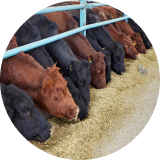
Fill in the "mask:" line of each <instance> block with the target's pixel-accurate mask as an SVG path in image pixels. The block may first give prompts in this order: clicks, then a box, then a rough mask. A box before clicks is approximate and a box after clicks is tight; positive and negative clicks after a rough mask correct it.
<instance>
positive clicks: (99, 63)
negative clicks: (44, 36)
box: [45, 11, 106, 89]
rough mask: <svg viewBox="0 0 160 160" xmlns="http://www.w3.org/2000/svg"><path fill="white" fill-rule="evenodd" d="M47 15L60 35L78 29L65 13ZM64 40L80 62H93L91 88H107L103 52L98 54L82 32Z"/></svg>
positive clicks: (72, 19)
mask: <svg viewBox="0 0 160 160" xmlns="http://www.w3.org/2000/svg"><path fill="white" fill-rule="evenodd" d="M45 15H46V17H47V18H48V19H49V20H51V21H53V22H55V23H57V24H58V33H63V32H66V31H69V30H72V29H75V28H78V23H77V22H76V21H75V20H74V18H73V17H72V16H71V15H70V14H68V13H67V12H65V11H62V12H52V13H45ZM64 40H65V41H66V42H67V44H68V45H69V47H70V48H71V50H72V52H73V53H74V55H75V56H76V57H77V58H78V59H79V60H83V59H86V60H88V61H91V62H92V65H91V67H90V72H91V86H93V87H94V88H96V89H102V88H105V87H106V79H105V67H106V66H105V62H104V56H105V55H104V54H102V53H101V52H98V53H97V52H96V51H95V50H94V49H93V48H92V46H91V45H90V43H89V42H88V40H87V39H86V37H85V36H84V35H83V34H82V33H81V32H79V33H77V34H74V35H71V36H68V37H65V38H64ZM82 48H83V49H82Z"/></svg>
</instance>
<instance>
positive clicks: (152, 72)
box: [31, 48, 160, 160]
mask: <svg viewBox="0 0 160 160" xmlns="http://www.w3.org/2000/svg"><path fill="white" fill-rule="evenodd" d="M138 64H141V65H142V66H143V67H144V68H145V69H146V70H147V74H146V75H142V74H140V73H139V72H138V71H137V65H138ZM125 66H126V72H125V73H124V74H123V75H121V76H118V75H116V74H115V73H114V72H112V76H111V78H112V80H111V82H109V83H108V84H107V87H106V88H105V89H100V90H96V89H94V88H92V87H91V88H90V96H91V103H90V106H89V109H90V112H89V116H88V118H87V119H85V120H84V121H79V122H76V123H75V122H67V121H65V120H63V119H59V118H51V119H49V122H50V123H51V124H52V125H53V126H54V133H53V135H52V137H51V138H50V139H49V140H48V141H47V142H44V143H39V142H33V141H32V142H31V143H32V144H33V145H35V146H36V147H38V148H40V149H42V150H43V151H45V152H47V153H49V154H52V155H55V156H58V157H61V158H67V159H74V160H84V159H92V158H98V157H101V156H106V155H108V154H110V153H113V152H115V151H117V150H119V149H120V148H122V147H124V146H125V145H126V144H128V143H129V142H131V141H132V140H133V139H134V138H135V137H136V136H137V135H138V134H139V133H140V132H141V130H142V129H143V128H144V127H145V125H146V124H147V122H148V120H149V119H150V117H151V115H152V113H153V111H154V108H155V105H156V102H157V98H158V93H159V82H160V79H159V67H158V61H157V58H156V54H155V52H154V49H153V48H152V49H149V50H147V53H146V54H141V57H140V58H139V59H138V60H135V61H134V60H127V59H125Z"/></svg>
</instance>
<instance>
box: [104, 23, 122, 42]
mask: <svg viewBox="0 0 160 160" xmlns="http://www.w3.org/2000/svg"><path fill="white" fill-rule="evenodd" d="M105 28H106V29H107V31H108V32H109V33H110V35H111V36H112V38H113V39H114V41H119V36H120V33H119V32H118V31H117V30H116V29H115V28H114V27H113V25H112V24H108V25H105Z"/></svg>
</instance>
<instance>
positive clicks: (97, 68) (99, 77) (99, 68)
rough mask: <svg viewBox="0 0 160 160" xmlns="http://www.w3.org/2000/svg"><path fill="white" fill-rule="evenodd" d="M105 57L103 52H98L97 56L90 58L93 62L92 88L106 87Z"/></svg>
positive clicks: (91, 71) (91, 68)
mask: <svg viewBox="0 0 160 160" xmlns="http://www.w3.org/2000/svg"><path fill="white" fill-rule="evenodd" d="M104 57H105V55H104V54H103V53H102V52H97V56H96V57H93V55H89V56H88V61H89V62H92V65H91V67H90V73H91V86H93V87H94V88H96V89H102V88H105V87H106V78H105V69H106V64H105V62H104Z"/></svg>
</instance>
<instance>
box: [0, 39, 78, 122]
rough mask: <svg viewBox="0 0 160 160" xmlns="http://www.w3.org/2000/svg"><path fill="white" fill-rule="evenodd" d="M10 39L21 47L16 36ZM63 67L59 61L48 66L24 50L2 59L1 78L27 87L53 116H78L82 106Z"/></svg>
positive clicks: (0, 79) (36, 104) (27, 90)
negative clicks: (71, 91) (63, 71)
mask: <svg viewBox="0 0 160 160" xmlns="http://www.w3.org/2000/svg"><path fill="white" fill-rule="evenodd" d="M10 43H15V46H16V47H18V45H17V42H16V39H15V37H14V38H12V40H11V41H10ZM7 48H8V47H7ZM59 69H60V68H58V67H56V64H54V65H53V66H52V67H48V68H47V69H44V68H43V67H42V66H41V65H40V64H39V63H38V62H37V61H35V60H34V58H33V57H32V56H30V55H28V54H24V53H23V52H22V51H21V52H20V53H18V54H17V55H15V56H12V57H9V58H6V59H4V60H3V61H2V66H1V75H0V82H1V83H3V84H5V85H8V84H11V83H13V84H15V85H16V86H17V87H18V88H20V89H22V90H24V91H26V92H27V94H28V95H30V96H31V97H32V98H33V101H34V103H35V106H36V107H37V108H39V109H41V110H44V111H46V112H48V113H49V114H51V115H52V116H56V117H65V118H67V119H76V118H77V115H78V113H79V108H78V106H77V105H76V104H75V102H74V100H73V98H72V96H71V94H70V92H69V90H68V88H67V82H66V80H65V79H64V78H63V77H62V74H60V73H59Z"/></svg>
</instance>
